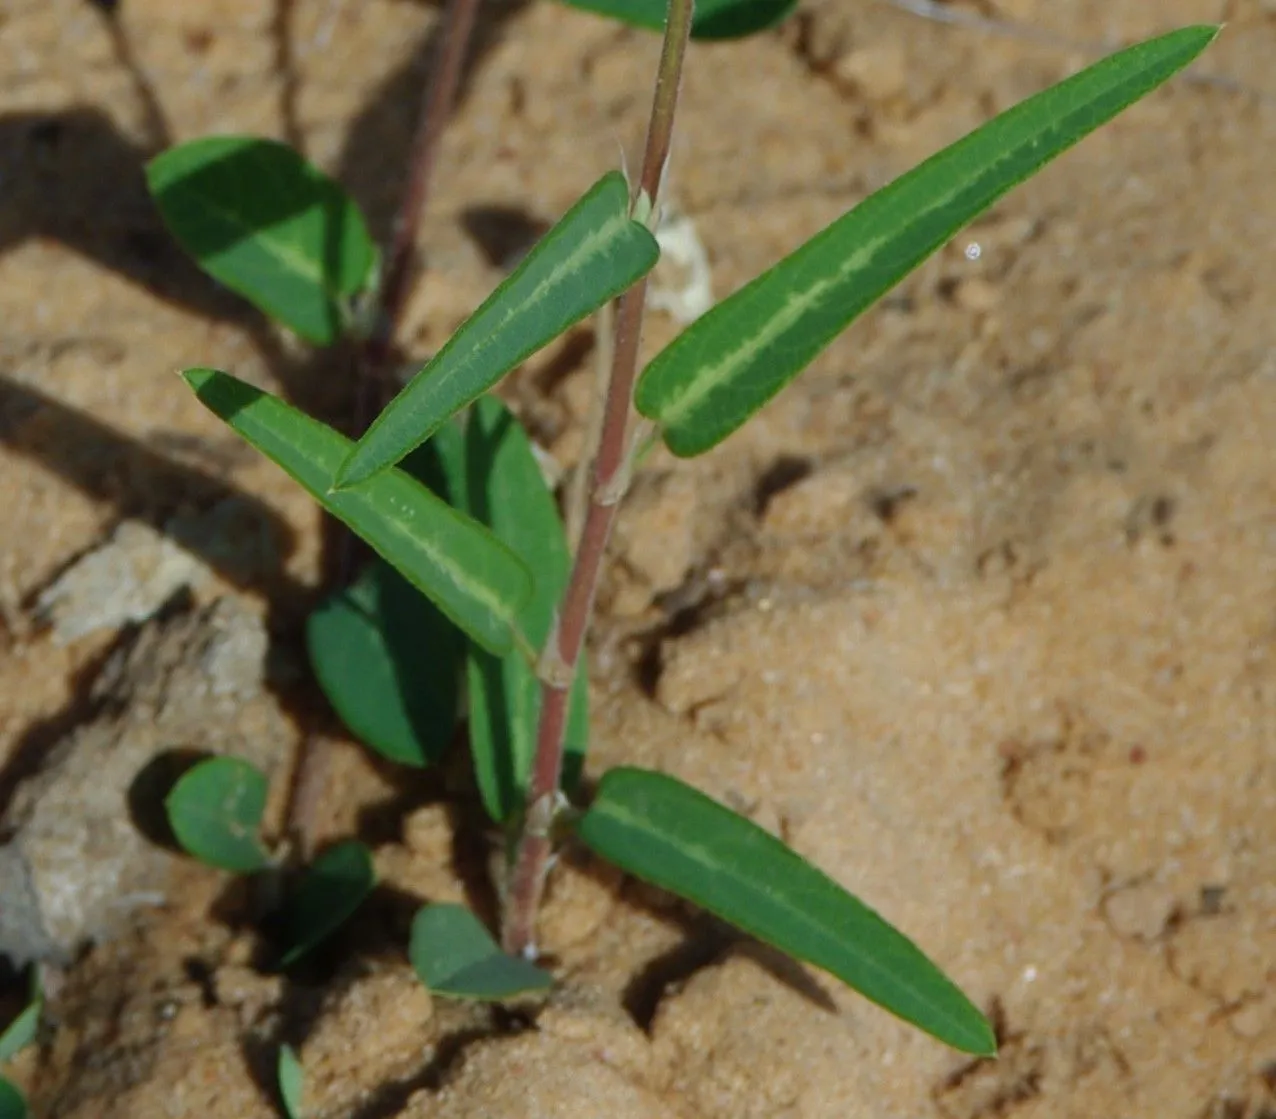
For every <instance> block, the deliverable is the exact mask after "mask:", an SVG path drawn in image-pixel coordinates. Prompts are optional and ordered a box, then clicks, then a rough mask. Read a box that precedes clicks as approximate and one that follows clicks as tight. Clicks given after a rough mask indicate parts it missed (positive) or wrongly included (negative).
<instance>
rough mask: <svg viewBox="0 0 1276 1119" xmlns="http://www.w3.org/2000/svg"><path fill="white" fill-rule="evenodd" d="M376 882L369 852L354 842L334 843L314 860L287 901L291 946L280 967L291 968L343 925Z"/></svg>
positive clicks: (350, 840) (360, 844) (351, 840)
mask: <svg viewBox="0 0 1276 1119" xmlns="http://www.w3.org/2000/svg"><path fill="white" fill-rule="evenodd" d="M376 880H377V877H376V871H374V870H373V868H372V852H371V851H369V850H368V848H367V847H365V846H364V845H363V844H362V843H359V842H358V841H357V840H353V839H349V840H346V841H344V842H342V843H338V844H335V845H334V846H332V847H329V848H328V850H326V851H325V852H324V853H323V854H322V855H320V856H319V857H318V858H317V859H315V861H314V862H313V863H311V864H310V866H308V867H307V868H306V872H305V875H304V877H303V878H302V880H301V884H300V885H299V886H298V887H297V892H296V894H294V895H293V897H292V898H290V899H289V902H288V927H289V932H290V937H289V939H290V940H291V941H292V947H291V948H290V949H289V950H288V951H287V953H285V955H284V957H283V960H282V961H281V966H283V967H291V966H292V965H293V964H294V963H296V962H297V961H298V960H299V959H301V957H302V956H304V955H305V954H306V953H307V952H309V951H310V950H311V949H312V948H314V947H315V946H316V945H317V944H319V943H320V942H321V941H323V940H325V939H326V938H327V937H329V936H331V935H332V934H333V933H334V932H336V931H337V929H339V928H340V927H341V926H342V925H343V924H345V923H346V921H347V920H349V918H350V917H351V915H352V914H353V913H354V912H355V910H356V909H358V908H359V906H360V905H362V904H363V899H364V898H366V897H367V896H368V895H369V894H370V893H371V892H372V887H373V886H374V885H376Z"/></svg>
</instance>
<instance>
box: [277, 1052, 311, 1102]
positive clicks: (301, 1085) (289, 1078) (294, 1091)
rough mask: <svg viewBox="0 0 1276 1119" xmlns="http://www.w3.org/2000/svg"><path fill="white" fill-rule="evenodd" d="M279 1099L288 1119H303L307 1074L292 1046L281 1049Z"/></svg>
mask: <svg viewBox="0 0 1276 1119" xmlns="http://www.w3.org/2000/svg"><path fill="white" fill-rule="evenodd" d="M278 1077H279V1098H280V1100H282V1101H283V1105H284V1112H285V1113H286V1114H287V1116H288V1119H301V1100H302V1094H303V1093H304V1092H305V1090H306V1074H305V1072H304V1071H303V1070H302V1068H301V1062H300V1061H299V1060H297V1054H296V1053H295V1052H294V1051H293V1048H292V1046H291V1045H283V1046H280V1049H279V1065H278Z"/></svg>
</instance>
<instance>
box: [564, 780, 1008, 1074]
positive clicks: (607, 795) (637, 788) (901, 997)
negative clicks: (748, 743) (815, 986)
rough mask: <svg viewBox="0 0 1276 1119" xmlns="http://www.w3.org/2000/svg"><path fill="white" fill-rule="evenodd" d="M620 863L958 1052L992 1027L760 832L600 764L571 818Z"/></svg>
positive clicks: (865, 914) (986, 1048) (981, 1046)
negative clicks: (588, 799)
mask: <svg viewBox="0 0 1276 1119" xmlns="http://www.w3.org/2000/svg"><path fill="white" fill-rule="evenodd" d="M578 828H579V836H580V838H581V840H582V841H583V842H584V843H585V844H586V845H587V846H588V847H590V848H591V849H592V850H593V851H595V852H596V853H597V854H599V855H601V856H602V857H603V858H604V859H606V860H608V861H609V862H611V863H614V864H615V865H616V866H619V867H620V868H621V869H623V870H626V871H628V872H629V873H631V874H633V875H634V876H636V877H638V878H641V879H643V880H645V881H647V882H650V883H652V884H653V885H656V886H660V887H662V888H663V889H666V890H669V891H670V892H671V893H674V894H677V895H679V896H680V897H685V898H688V899H690V900H691V901H693V902H695V903H696V904H697V905H699V906H701V907H702V908H704V909H706V910H708V911H709V912H710V913H714V914H716V915H717V916H719V917H721V918H722V919H723V920H725V921H729V922H730V923H731V924H733V925H736V926H738V927H739V928H741V929H743V930H744V931H745V932H747V933H749V934H751V935H752V936H755V937H757V939H758V940H761V941H763V942H765V943H767V944H770V945H772V946H773V947H775V948H779V949H780V950H781V951H783V952H786V953H788V954H789V955H790V956H793V957H795V958H796V959H799V960H803V961H805V962H807V963H810V964H814V965H816V966H817V967H821V968H823V969H824V970H826V971H828V972H831V973H832V974H833V975H835V976H837V978H839V979H841V980H842V981H843V982H844V983H846V984H848V985H849V986H851V987H853V988H854V989H855V990H857V991H859V992H860V993H861V994H863V995H865V996H866V997H868V998H869V999H871V1000H872V1001H873V1002H875V1003H877V1004H878V1005H879V1006H881V1007H884V1008H885V1009H886V1010H889V1011H890V1012H891V1013H893V1014H896V1015H898V1016H899V1017H900V1018H903V1019H904V1020H905V1021H907V1022H911V1023H913V1024H914V1025H916V1026H918V1027H920V1028H921V1029H923V1030H925V1031H926V1032H927V1033H929V1034H931V1035H933V1036H934V1037H937V1038H939V1040H940V1041H943V1042H945V1043H946V1044H948V1045H951V1046H952V1047H953V1048H955V1049H959V1050H961V1051H962V1052H965V1053H977V1054H980V1055H988V1054H991V1053H993V1052H995V1050H996V1042H995V1040H994V1038H993V1034H992V1029H991V1028H990V1026H989V1025H988V1022H987V1021H986V1020H985V1018H984V1017H983V1015H982V1014H980V1013H979V1011H978V1010H977V1009H976V1008H975V1007H974V1006H973V1005H972V1004H971V1002H970V1000H969V999H967V998H966V996H965V995H963V994H962V993H961V991H959V990H958V989H957V988H956V987H955V986H954V985H953V984H952V983H951V982H950V981H949V980H948V979H947V978H946V977H945V976H944V974H943V973H942V972H941V971H940V970H939V969H938V968H937V967H936V966H935V965H934V964H933V963H931V962H930V960H929V959H927V958H926V956H925V955H923V954H922V952H921V950H920V949H919V948H917V947H916V946H915V945H914V944H913V943H912V941H910V940H908V939H907V938H906V937H905V936H904V935H903V934H902V933H900V932H897V931H896V930H895V929H894V928H892V927H891V926H890V925H888V924H887V923H886V922H885V921H884V920H882V918H881V917H879V916H878V915H877V914H876V913H874V912H873V911H872V910H871V909H869V908H868V907H867V906H865V905H864V904H863V903H862V902H860V901H858V900H857V899H856V898H855V897H853V896H852V895H851V894H849V893H847V891H846V890H844V889H843V888H842V887H841V886H839V885H838V884H837V883H836V882H834V881H833V880H832V879H831V878H829V877H828V876H827V875H826V874H824V873H823V872H822V871H820V870H818V869H817V868H815V867H814V866H812V865H811V864H810V863H808V862H807V861H806V860H805V859H803V858H802V857H801V856H800V855H798V854H797V853H796V852H795V851H793V850H791V849H790V848H789V847H786V846H785V845H784V844H783V843H781V842H780V840H778V839H776V838H775V837H774V836H773V835H771V834H770V833H769V832H767V831H764V830H763V829H762V828H760V827H758V826H757V825H756V824H754V823H753V822H751V821H750V820H746V819H745V818H744V817H743V816H738V815H736V813H734V812H732V811H731V810H730V809H728V808H725V807H723V806H722V805H721V804H718V803H717V802H716V801H714V800H711V799H710V798H709V797H707V796H705V795H704V794H703V793H701V792H699V791H698V790H696V789H693V788H692V787H691V786H689V785H686V784H683V783H682V782H681V781H678V780H677V779H675V778H673V777H670V776H668V775H666V774H663V773H653V772H650V771H646V770H640V769H629V768H620V769H612V770H609V771H608V772H607V773H606V774H604V776H603V779H602V781H601V782H600V784H599V788H598V795H597V798H596V799H595V800H594V803H593V804H592V805H591V806H590V808H589V810H588V811H587V812H586V813H585V814H584V816H583V817H582V818H581V820H580V822H579V824H578Z"/></svg>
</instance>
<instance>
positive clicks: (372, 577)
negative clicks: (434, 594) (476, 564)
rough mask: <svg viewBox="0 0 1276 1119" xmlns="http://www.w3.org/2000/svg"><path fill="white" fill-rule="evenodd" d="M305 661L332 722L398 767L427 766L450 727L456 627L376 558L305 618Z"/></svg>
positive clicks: (442, 748)
mask: <svg viewBox="0 0 1276 1119" xmlns="http://www.w3.org/2000/svg"><path fill="white" fill-rule="evenodd" d="M306 646H307V648H308V650H309V653H310V665H311V667H312V668H313V669H314V673H315V676H316V677H317V678H318V680H319V685H320V687H322V688H323V691H324V695H326V696H327V697H328V701H329V702H330V703H331V704H332V706H333V708H335V710H336V712H337V714H338V715H340V716H341V720H342V722H344V723H345V725H346V726H347V727H349V728H350V730H351V731H352V732H353V733H354V734H355V736H356V737H357V738H358V739H359V740H360V741H361V742H362V743H363V744H364V745H365V746H367V747H368V748H369V749H370V750H373V751H375V752H376V753H378V754H380V755H381V756H382V757H383V758H387V759H389V760H390V761H392V762H397V763H399V764H400V765H410V766H428V765H434V764H435V763H437V762H438V761H439V760H440V758H442V756H443V754H444V753H445V752H446V750H447V748H448V746H449V745H450V743H451V741H452V734H453V732H454V731H455V729H456V722H457V711H458V706H457V705H458V692H459V690H460V684H461V657H462V655H463V651H464V641H463V639H462V637H461V634H460V631H459V630H458V629H457V628H456V626H454V625H453V624H452V623H451V622H450V621H449V620H448V619H447V618H446V617H445V616H444V615H443V614H442V613H440V612H439V610H438V609H437V608H436V607H435V606H434V605H433V604H432V603H430V602H429V601H428V600H427V599H426V598H425V597H424V596H423V595H422V594H421V592H420V591H418V590H417V589H416V588H415V587H414V586H412V584H411V583H409V582H408V581H407V580H406V579H404V578H403V576H402V575H400V574H399V573H398V572H397V571H395V569H394V568H393V567H391V566H390V565H389V564H388V563H385V562H384V561H382V560H374V561H373V562H372V563H370V564H369V565H368V567H367V568H366V569H365V570H364V572H363V574H362V575H360V577H359V578H358V579H357V580H356V581H355V582H354V583H353V584H352V585H351V586H349V587H346V588H344V589H342V590H339V591H337V592H336V593H335V594H332V595H330V596H329V597H328V598H327V599H326V600H325V601H324V602H323V603H322V604H321V605H320V606H319V607H318V608H317V609H316V610H315V611H314V612H313V613H312V614H311V615H310V617H309V618H308V619H307V621H306Z"/></svg>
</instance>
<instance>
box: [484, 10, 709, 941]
mask: <svg viewBox="0 0 1276 1119" xmlns="http://www.w3.org/2000/svg"><path fill="white" fill-rule="evenodd" d="M694 12H695V0H669V15H668V19H667V21H666V23H665V38H664V46H663V49H662V50H661V54H660V66H659V70H658V71H657V75H656V89H655V94H654V97H653V99H652V107H651V122H650V124H649V126H648V129H647V148H646V152H645V153H644V156H643V163H642V177H641V179H640V180H639V184H638V192H639V197H640V198H642V197H645V198H646V199H647V200H648V201H650V202H651V203H652V205H653V207H654V206H655V204H656V203H657V201H658V199H659V195H660V183H661V179H662V177H663V175H664V169H665V164H666V163H667V162H668V159H669V145H670V142H671V139H672V137H673V122H674V114H675V111H676V110H677V106H678V92H679V87H680V85H681V82H682V66H683V60H684V59H685V57H686V53H687V43H688V40H689V39H690V37H691V20H692V17H693V15H694ZM646 301H647V281H646V280H645V279H643V280H640V281H639V282H638V283H637V284H635V285H634V286H633V287H632V288H630V289H629V290H628V291H627V292H625V294H624V295H623V296H621V298H620V303H619V307H618V309H617V313H616V341H615V348H614V350H613V356H612V366H611V379H610V381H609V383H608V385H607V402H606V407H605V410H604V413H603V423H602V431H601V434H600V437H599V441H598V453H597V455H596V457H595V459H594V467H593V483H592V487H591V490H590V499H589V506H588V508H587V510H586V512H585V523H584V526H583V527H582V529H581V535H580V543H579V545H578V546H577V549H576V558H575V562H574V563H573V565H572V573H571V579H570V581H569V582H568V584H567V590H566V592H565V594H564V596H563V601H562V604H561V605H560V607H559V612H558V626H557V628H556V630H555V631H554V633H552V634H551V636H550V642H551V644H550V646H549V647H548V648H547V650H546V656H545V657H544V658H543V667H542V676H543V677H544V682H543V683H542V686H541V712H540V724H539V726H538V728H537V734H536V758H535V761H534V762H533V765H532V775H531V783H530V786H529V789H528V795H527V805H528V809H527V815H526V820H525V822H524V824H523V833H522V835H521V836H520V837H519V843H518V850H517V852H516V854H515V858H514V867H513V871H512V874H511V876H510V886H509V891H508V893H507V896H506V900H505V914H504V924H505V927H504V929H503V930H502V942H503V946H504V948H505V951H507V952H510V953H512V954H515V955H519V956H533V955H535V932H536V915H537V913H538V912H539V910H540V903H541V897H542V896H543V894H544V891H545V877H546V874H547V872H548V869H549V858H550V854H551V853H552V839H551V836H550V825H551V824H552V822H553V816H554V811H555V808H556V805H557V800H558V796H559V791H558V790H559V783H560V781H561V779H562V770H563V731H564V728H565V726H566V722H567V704H568V695H569V693H570V691H571V684H572V680H573V679H574V678H575V675H576V666H577V663H578V662H579V660H580V651H581V647H582V645H583V644H584V640H585V633H586V631H587V630H588V628H589V621H590V618H591V616H592V614H593V606H594V596H595V594H596V592H597V588H598V574H599V571H600V570H601V568H602V562H603V557H604V555H605V554H606V550H607V541H608V538H609V537H610V536H611V529H612V525H613V524H614V522H615V519H616V510H617V508H618V507H619V500H620V491H621V489H622V486H621V485H620V483H621V482H622V481H623V479H622V478H621V472H622V471H623V470H624V469H625V468H626V455H627V453H628V440H627V438H626V436H627V434H628V429H629V416H630V404H631V401H632V400H633V391H634V381H635V379H636V377H637V373H638V345H639V342H640V340H641V336H642V320H643V311H644V309H645V307H646Z"/></svg>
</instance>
